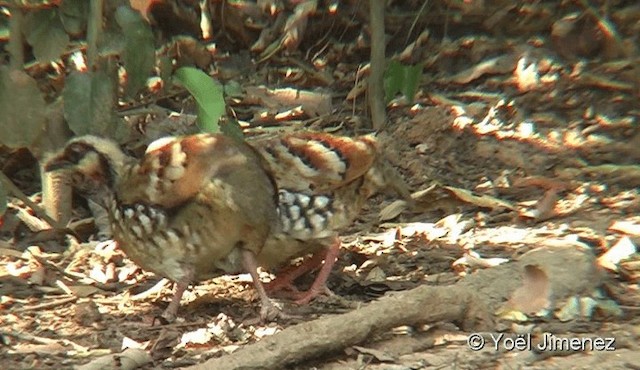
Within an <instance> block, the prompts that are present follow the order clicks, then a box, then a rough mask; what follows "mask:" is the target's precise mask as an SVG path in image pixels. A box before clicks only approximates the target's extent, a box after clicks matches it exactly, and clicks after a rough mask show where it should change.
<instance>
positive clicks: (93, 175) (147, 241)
mask: <svg viewBox="0 0 640 370" xmlns="http://www.w3.org/2000/svg"><path fill="white" fill-rule="evenodd" d="M267 168H268V167H267V166H266V164H265V163H264V162H263V160H262V158H261V157H260V155H258V154H257V153H256V152H255V151H254V150H253V149H251V148H250V147H249V146H248V145H246V144H243V143H238V142H236V141H234V140H233V139H231V138H229V137H225V136H223V135H209V134H200V135H192V136H185V137H177V138H176V137H171V138H165V139H160V140H157V141H155V142H154V143H152V144H151V145H150V146H149V147H148V148H147V151H146V153H145V154H144V157H143V158H142V159H140V160H136V159H134V158H132V157H129V156H127V155H125V154H124V153H123V152H122V150H121V149H120V148H119V147H118V145H117V144H115V143H114V142H112V141H110V140H107V139H103V138H98V137H94V136H83V137H79V138H75V139H73V140H71V141H70V142H69V143H67V145H66V146H65V147H64V148H63V149H62V150H61V151H60V152H59V153H58V154H56V155H55V156H53V157H52V158H51V159H49V160H48V161H47V163H46V165H45V169H46V171H64V172H65V173H66V174H67V175H68V177H67V178H68V179H69V181H70V183H71V184H72V186H74V187H75V188H77V189H79V190H80V191H81V193H83V194H85V195H86V196H87V197H89V198H91V199H92V200H94V201H96V202H98V203H99V204H102V205H103V206H104V207H105V208H106V209H107V210H108V213H109V219H110V223H111V228H112V232H113V237H114V239H115V240H116V241H117V242H118V245H119V246H120V248H122V250H123V251H124V252H125V254H126V255H127V256H128V257H129V258H131V260H133V261H134V262H135V263H136V264H138V265H139V266H140V267H142V268H143V269H145V270H148V271H152V272H154V273H156V274H158V275H161V276H164V277H166V278H168V279H170V280H172V281H174V282H175V283H176V287H175V293H174V296H173V299H172V301H171V303H170V304H169V306H168V307H167V308H166V310H165V311H164V313H163V315H162V317H163V318H164V319H166V320H167V321H172V320H174V319H175V317H176V314H177V311H178V308H179V306H180V298H181V297H182V294H183V293H184V291H185V289H186V288H187V287H188V285H189V284H190V283H192V282H197V281H201V280H204V279H208V278H210V277H214V276H219V275H221V274H223V273H226V272H228V271H231V272H233V273H238V272H249V273H250V274H251V276H252V278H253V281H254V284H255V287H256V289H257V291H258V294H259V295H260V299H261V301H262V307H261V311H260V312H261V317H262V318H263V319H266V318H272V317H273V316H274V315H276V314H277V313H278V312H279V311H278V309H277V308H276V307H275V305H274V304H273V303H272V302H271V300H270V299H269V298H268V297H267V294H266V292H265V289H264V287H263V285H262V283H261V282H260V279H259V277H258V274H257V270H256V269H257V266H258V262H257V260H256V255H258V254H259V253H260V251H261V249H262V248H263V246H264V244H265V240H266V239H267V237H269V235H272V234H273V233H275V232H277V229H278V227H279V226H278V222H279V218H278V210H277V206H276V202H277V193H276V188H275V184H274V183H273V181H272V178H271V177H270V175H269V173H268V171H267ZM238 270H241V271H238ZM242 270H243V271H242Z"/></svg>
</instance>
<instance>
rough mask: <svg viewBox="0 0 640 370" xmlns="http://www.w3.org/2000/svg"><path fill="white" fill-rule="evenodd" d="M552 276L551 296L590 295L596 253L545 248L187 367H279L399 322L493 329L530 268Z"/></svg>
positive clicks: (597, 280) (596, 282)
mask: <svg viewBox="0 0 640 370" xmlns="http://www.w3.org/2000/svg"><path fill="white" fill-rule="evenodd" d="M531 265H534V266H537V267H538V268H539V269H541V270H542V271H544V273H545V274H546V275H547V277H548V279H549V286H550V291H551V292H552V293H553V298H554V299H555V300H556V301H557V300H562V299H564V298H567V297H570V296H573V295H576V294H581V293H589V292H591V291H592V290H593V289H594V288H595V287H596V286H598V285H599V284H600V275H599V274H598V273H597V270H596V267H595V264H594V256H593V254H592V253H591V252H590V251H584V250H579V249H578V248H576V247H574V246H571V247H554V248H540V249H537V250H533V251H531V252H529V253H527V254H525V255H523V256H522V257H521V258H520V260H518V261H517V262H514V263H508V264H504V265H500V266H497V267H494V268H491V269H487V270H482V271H478V272H477V273H475V274H473V275H470V276H469V277H467V278H465V279H464V280H462V281H461V282H459V283H457V284H454V285H452V286H445V287H432V286H421V287H418V288H415V289H412V290H409V291H405V292H400V293H394V294H392V295H388V296H385V297H382V298H380V299H379V300H377V301H375V302H372V303H370V304H368V305H366V306H364V307H362V308H360V309H356V310H353V311H351V312H348V313H346V314H342V315H336V316H329V317H324V318H320V319H318V320H314V321H310V322H306V323H302V324H299V325H296V326H293V327H289V328H287V329H285V330H283V331H282V332H280V333H277V334H275V335H273V336H271V337H268V338H264V339H262V340H261V341H260V342H257V343H255V344H252V345H248V346H245V347H244V348H242V349H241V350H238V351H237V352H234V353H232V354H229V355H226V356H223V357H220V358H215V359H211V360H209V361H207V362H205V363H203V364H199V365H195V366H193V367H190V368H189V369H192V370H194V369H222V368H224V369H245V370H246V369H265V368H269V369H275V368H282V367H284V366H285V365H287V364H292V363H297V362H301V361H305V360H308V359H311V358H315V357H319V356H321V355H324V354H328V353H331V352H336V351H339V350H342V349H344V348H345V347H349V346H352V345H355V344H358V343H361V342H364V341H365V340H368V339H371V338H372V335H373V334H374V333H379V332H384V331H387V330H390V329H392V328H394V327H398V326H401V325H418V324H425V323H435V322H442V321H447V322H455V323H457V324H459V325H460V326H461V327H462V328H463V329H464V330H473V331H488V330H491V329H493V328H494V324H493V313H494V312H495V311H496V310H497V309H498V308H499V307H500V306H501V305H502V304H503V303H504V302H505V301H506V300H507V299H508V298H509V297H510V296H511V294H512V293H513V291H514V290H515V289H517V288H518V287H520V285H521V284H522V274H523V271H524V268H525V266H531Z"/></svg>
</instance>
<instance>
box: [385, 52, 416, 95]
mask: <svg viewBox="0 0 640 370" xmlns="http://www.w3.org/2000/svg"><path fill="white" fill-rule="evenodd" d="M421 73H422V64H416V65H404V64H402V63H400V62H398V61H397V60H392V61H391V62H390V63H389V66H387V70H386V72H385V76H384V95H385V100H386V101H387V102H389V101H391V99H393V98H394V97H395V96H396V94H397V93H402V95H404V96H405V97H406V98H407V99H408V100H409V101H410V102H411V101H413V97H414V96H415V94H416V90H417V89H418V85H419V84H420V76H421Z"/></svg>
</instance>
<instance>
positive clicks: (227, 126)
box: [220, 118, 244, 142]
mask: <svg viewBox="0 0 640 370" xmlns="http://www.w3.org/2000/svg"><path fill="white" fill-rule="evenodd" d="M220 131H221V132H222V133H223V134H225V135H227V136H229V137H231V138H233V139H235V140H236V141H238V142H243V141H244V133H243V132H242V127H240V123H239V122H238V120H237V119H235V118H229V119H227V120H223V122H221V124H220Z"/></svg>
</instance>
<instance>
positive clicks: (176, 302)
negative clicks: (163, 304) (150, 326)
mask: <svg viewBox="0 0 640 370" xmlns="http://www.w3.org/2000/svg"><path fill="white" fill-rule="evenodd" d="M188 287H189V283H188V282H185V281H182V282H178V283H176V287H175V291H174V293H173V298H171V302H170V303H169V305H168V306H167V308H166V309H165V310H164V312H163V313H162V315H161V317H162V318H163V319H165V320H166V321H167V322H168V323H171V322H174V321H175V319H176V317H177V316H178V309H179V308H180V299H182V295H183V294H184V291H185V290H187V288H188Z"/></svg>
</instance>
